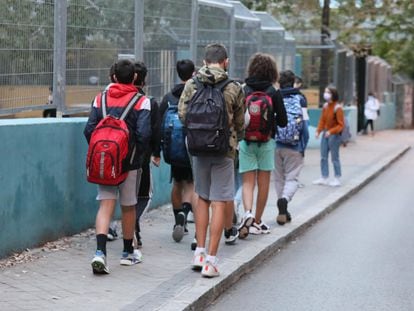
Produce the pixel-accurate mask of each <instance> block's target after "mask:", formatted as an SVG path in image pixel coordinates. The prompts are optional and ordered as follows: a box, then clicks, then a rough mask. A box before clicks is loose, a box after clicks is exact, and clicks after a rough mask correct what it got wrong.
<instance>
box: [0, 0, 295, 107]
mask: <svg viewBox="0 0 414 311" xmlns="http://www.w3.org/2000/svg"><path fill="white" fill-rule="evenodd" d="M0 16H1V19H0V62H1V66H0V84H1V85H0V114H1V115H8V114H13V113H17V112H21V111H26V110H43V109H45V108H51V107H56V108H57V110H58V115H69V114H73V113H76V112H80V111H84V112H87V111H88V110H89V107H90V102H91V99H92V98H93V97H94V95H95V94H96V93H97V92H98V91H100V90H102V89H103V88H104V87H105V85H107V83H108V82H109V68H110V66H111V65H112V64H113V63H114V62H115V61H117V60H118V59H120V58H130V59H135V60H143V61H144V62H145V64H146V65H147V68H148V78H147V88H146V91H147V92H148V94H150V95H151V96H154V97H156V98H157V99H160V98H161V97H162V96H163V95H164V94H165V93H167V92H168V91H169V90H170V88H171V87H172V86H173V85H174V84H175V83H177V79H178V78H177V76H176V74H175V64H176V61H177V60H178V59H183V58H189V59H193V60H195V63H196V65H197V66H201V65H202V58H203V54H204V47H205V45H207V44H209V43H213V42H219V43H222V44H224V45H225V46H226V47H227V49H228V52H229V57H230V68H229V74H230V76H231V77H233V78H236V79H244V77H245V71H246V66H247V62H248V59H249V58H250V56H251V55H252V54H253V53H255V52H258V51H262V52H267V53H270V54H272V55H273V56H274V57H275V59H276V60H277V63H278V68H279V69H285V68H287V67H291V68H290V69H293V66H294V59H295V48H294V44H295V43H294V40H292V39H294V38H292V37H289V36H286V35H285V30H284V28H283V26H281V25H280V24H279V23H278V22H277V20H276V19H274V18H273V17H272V16H270V15H268V14H267V13H264V12H251V11H250V10H248V9H247V8H246V7H245V6H244V5H243V4H242V3H241V2H240V1H226V0H218V1H215V0H162V1H161V0H152V1H145V0H119V1H110V0H59V1H57V0H42V1H39V0H15V1H13V0H11V1H1V2H0ZM51 91H52V92H53V105H52V106H50V105H46V104H47V103H48V101H50V98H52V96H50V97H49V95H52V94H49V93H50V92H51Z"/></svg>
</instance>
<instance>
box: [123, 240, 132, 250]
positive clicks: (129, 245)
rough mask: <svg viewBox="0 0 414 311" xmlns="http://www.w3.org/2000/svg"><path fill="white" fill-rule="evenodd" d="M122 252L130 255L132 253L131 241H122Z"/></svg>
mask: <svg viewBox="0 0 414 311" xmlns="http://www.w3.org/2000/svg"><path fill="white" fill-rule="evenodd" d="M124 252H128V253H129V254H132V253H133V252H134V247H133V246H132V239H130V240H126V239H124Z"/></svg>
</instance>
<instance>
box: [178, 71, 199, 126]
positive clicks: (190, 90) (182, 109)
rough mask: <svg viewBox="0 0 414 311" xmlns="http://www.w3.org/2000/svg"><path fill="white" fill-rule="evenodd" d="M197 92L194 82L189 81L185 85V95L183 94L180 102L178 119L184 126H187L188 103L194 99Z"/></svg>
mask: <svg viewBox="0 0 414 311" xmlns="http://www.w3.org/2000/svg"><path fill="white" fill-rule="evenodd" d="M195 91H196V86H195V82H194V80H193V79H190V80H188V81H187V82H186V83H185V86H184V90H183V93H182V94H181V97H180V100H179V102H178V117H179V118H180V120H181V122H183V124H185V117H186V114H187V106H188V102H189V101H190V100H191V98H192V97H193V95H194V93H195Z"/></svg>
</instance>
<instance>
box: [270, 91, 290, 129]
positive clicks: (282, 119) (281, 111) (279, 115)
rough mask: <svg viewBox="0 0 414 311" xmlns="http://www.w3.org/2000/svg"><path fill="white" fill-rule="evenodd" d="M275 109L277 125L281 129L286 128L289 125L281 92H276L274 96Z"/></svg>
mask: <svg viewBox="0 0 414 311" xmlns="http://www.w3.org/2000/svg"><path fill="white" fill-rule="evenodd" d="M272 102H273V109H274V112H275V114H276V125H277V126H280V127H286V125H287V122H288V120H287V115H286V108H285V104H284V103H283V97H282V94H280V91H276V92H275V93H274V94H273V96H272Z"/></svg>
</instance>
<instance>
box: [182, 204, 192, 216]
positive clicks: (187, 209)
mask: <svg viewBox="0 0 414 311" xmlns="http://www.w3.org/2000/svg"><path fill="white" fill-rule="evenodd" d="M182 207H183V212H184V214H185V217H187V215H188V213H190V212H191V211H192V210H193V207H192V206H191V203H188V202H184V203H183V204H182Z"/></svg>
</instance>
